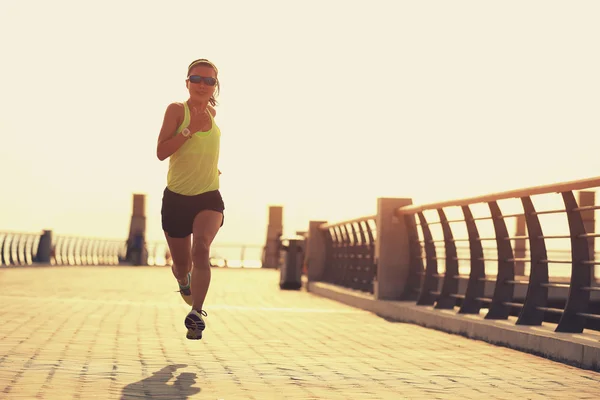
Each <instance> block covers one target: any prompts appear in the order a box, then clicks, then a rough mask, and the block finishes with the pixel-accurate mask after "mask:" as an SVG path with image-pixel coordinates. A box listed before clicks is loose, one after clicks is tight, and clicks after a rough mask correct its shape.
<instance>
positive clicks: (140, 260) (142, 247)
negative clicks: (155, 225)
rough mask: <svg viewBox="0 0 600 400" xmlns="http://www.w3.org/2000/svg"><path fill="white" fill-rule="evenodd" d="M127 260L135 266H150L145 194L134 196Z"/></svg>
mask: <svg viewBox="0 0 600 400" xmlns="http://www.w3.org/2000/svg"><path fill="white" fill-rule="evenodd" d="M126 259H127V261H128V262H130V263H132V264H134V265H147V264H148V250H147V249H146V196H145V195H143V194H134V195H133V212H132V214H131V222H130V224H129V238H128V240H127V256H126Z"/></svg>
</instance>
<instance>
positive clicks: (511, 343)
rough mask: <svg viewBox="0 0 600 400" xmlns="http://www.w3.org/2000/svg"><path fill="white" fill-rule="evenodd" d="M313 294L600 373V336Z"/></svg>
mask: <svg viewBox="0 0 600 400" xmlns="http://www.w3.org/2000/svg"><path fill="white" fill-rule="evenodd" d="M306 288H307V290H308V291H309V292H311V293H313V294H315V295H319V296H322V297H326V298H329V299H332V300H336V301H339V302H341V303H344V304H347V305H349V306H352V307H357V308H360V309H363V310H366V311H370V312H373V313H375V314H377V315H379V316H381V317H383V318H386V319H390V320H393V321H398V322H407V323H413V324H417V325H421V326H424V327H427V328H433V329H437V330H440V331H444V332H448V333H453V334H459V335H462V336H465V337H468V338H471V339H477V340H482V341H485V342H488V343H491V344H495V345H501V346H505V347H509V348H512V349H515V350H520V351H524V352H527V353H531V354H535V355H538V356H542V357H545V358H548V359H551V360H555V361H559V362H563V363H566V364H570V365H574V366H577V367H579V368H585V369H592V370H595V371H600V332H598V333H596V332H591V333H588V332H589V331H585V332H584V333H583V334H581V333H557V332H554V329H555V328H556V324H551V323H544V324H543V325H542V326H522V325H515V321H516V318H514V317H509V319H508V320H486V319H484V314H483V313H482V314H480V315H465V314H457V313H456V311H452V310H436V309H434V308H433V307H427V306H417V305H416V304H415V302H413V301H410V302H407V301H390V300H376V299H375V298H374V297H373V296H371V295H369V294H365V293H362V292H358V291H354V290H351V289H346V288H342V287H340V286H336V285H331V284H327V283H323V282H307V284H306Z"/></svg>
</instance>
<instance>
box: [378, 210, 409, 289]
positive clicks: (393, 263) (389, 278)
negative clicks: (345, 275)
mask: <svg viewBox="0 0 600 400" xmlns="http://www.w3.org/2000/svg"><path fill="white" fill-rule="evenodd" d="M411 204H412V199H408V198H378V199H377V216H376V221H375V225H376V226H377V236H376V237H375V265H376V266H377V273H376V275H375V279H374V281H373V294H374V296H375V299H377V300H399V299H401V298H402V297H403V295H404V291H405V286H406V281H407V280H408V278H409V272H410V247H409V241H408V230H407V226H406V224H405V222H404V219H403V218H399V217H398V216H397V215H396V210H397V209H398V208H400V207H404V206H408V205H411Z"/></svg>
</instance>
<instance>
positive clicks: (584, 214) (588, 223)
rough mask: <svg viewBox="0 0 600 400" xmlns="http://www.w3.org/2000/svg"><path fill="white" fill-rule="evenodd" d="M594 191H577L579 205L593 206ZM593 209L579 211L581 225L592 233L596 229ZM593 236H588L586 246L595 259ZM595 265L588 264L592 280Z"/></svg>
mask: <svg viewBox="0 0 600 400" xmlns="http://www.w3.org/2000/svg"><path fill="white" fill-rule="evenodd" d="M595 203H596V192H593V191H588V190H582V191H580V192H579V207H589V206H595V205H596V204H595ZM594 211H595V210H587V211H580V213H581V219H583V226H584V227H585V232H586V233H594V232H595V231H596V218H595V212H594ZM594 239H595V238H593V237H591V238H588V247H589V249H590V257H591V258H592V259H594V260H595V258H596V241H595V240H594ZM595 267H596V266H595V265H590V268H591V274H592V282H594V279H595Z"/></svg>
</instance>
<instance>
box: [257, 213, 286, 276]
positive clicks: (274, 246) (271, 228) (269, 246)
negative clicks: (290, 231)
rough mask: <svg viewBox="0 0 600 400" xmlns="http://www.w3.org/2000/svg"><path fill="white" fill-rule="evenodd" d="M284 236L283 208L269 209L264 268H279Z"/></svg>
mask: <svg viewBox="0 0 600 400" xmlns="http://www.w3.org/2000/svg"><path fill="white" fill-rule="evenodd" d="M282 235H283V207H281V206H270V207H269V223H268V225H267V239H266V241H265V247H264V253H263V260H262V267H263V268H277V267H278V266H279V252H280V250H281V249H280V247H281V243H280V240H281V236H282Z"/></svg>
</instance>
